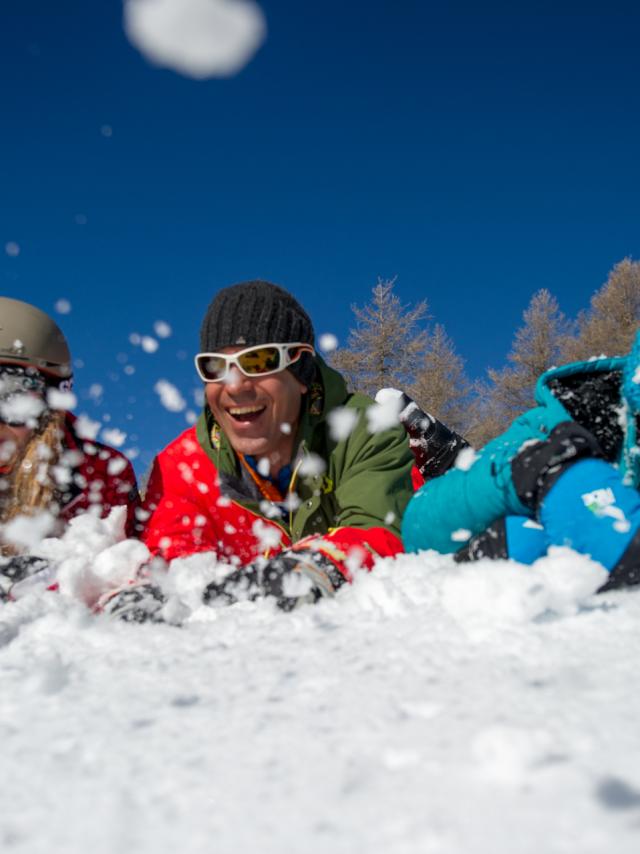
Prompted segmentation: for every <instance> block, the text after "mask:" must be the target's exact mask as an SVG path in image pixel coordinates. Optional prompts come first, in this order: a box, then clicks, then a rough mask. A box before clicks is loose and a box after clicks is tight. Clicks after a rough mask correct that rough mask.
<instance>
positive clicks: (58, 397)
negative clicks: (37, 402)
mask: <svg viewBox="0 0 640 854" xmlns="http://www.w3.org/2000/svg"><path fill="white" fill-rule="evenodd" d="M47 403H48V404H49V407H50V408H51V409H61V410H64V409H67V410H68V409H73V408H74V407H75V406H76V405H77V403H78V399H77V398H76V396H75V394H74V393H73V392H72V391H60V389H57V388H50V389H49V390H48V391H47Z"/></svg>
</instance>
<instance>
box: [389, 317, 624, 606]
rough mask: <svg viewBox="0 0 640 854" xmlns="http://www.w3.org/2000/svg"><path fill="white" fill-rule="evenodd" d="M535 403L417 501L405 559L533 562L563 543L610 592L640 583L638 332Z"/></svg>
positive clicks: (550, 383) (573, 369)
mask: <svg viewBox="0 0 640 854" xmlns="http://www.w3.org/2000/svg"><path fill="white" fill-rule="evenodd" d="M536 400H537V402H538V403H539V406H537V407H536V408H535V409H532V410H530V411H529V412H527V413H525V414H524V415H522V416H520V417H519V418H517V419H516V420H515V421H514V422H513V424H512V425H511V427H510V428H509V429H508V430H507V431H506V432H505V433H503V435H502V436H499V437H498V438H496V439H494V440H492V441H491V442H489V443H488V444H487V445H486V446H485V448H483V449H482V451H480V452H479V454H478V455H477V458H476V459H475V460H474V462H473V464H472V465H471V466H470V467H469V468H468V469H467V470H461V469H456V470H452V471H449V472H447V474H446V475H445V476H444V477H442V478H440V479H438V480H435V481H432V482H430V483H427V484H426V485H425V486H424V487H422V488H421V489H420V490H419V491H418V492H417V493H416V494H415V495H414V497H413V498H412V500H411V502H410V504H409V506H408V508H407V511H406V514H405V517H404V520H403V524H402V534H403V540H404V544H405V547H406V549H407V551H418V550H419V549H436V550H437V551H439V552H442V553H445V554H447V553H451V552H456V560H458V561H465V560H478V559H480V558H483V557H489V558H506V557H510V558H513V559H514V560H517V561H520V562H521V563H533V561H535V560H536V559H537V558H538V557H541V556H542V555H543V554H544V553H545V552H546V551H547V549H548V547H549V546H551V545H564V546H570V547H572V548H573V549H575V550H576V551H579V552H583V553H585V554H589V555H590V556H591V557H592V558H593V559H594V560H597V561H599V562H600V563H601V564H602V565H603V566H604V567H605V569H607V570H608V571H609V579H608V581H607V582H606V584H605V585H604V586H603V587H602V588H601V589H602V590H605V589H610V588H613V587H619V586H624V585H630V584H638V583H640V494H639V492H638V486H639V484H640V448H639V447H638V432H637V431H638V419H639V418H640V334H639V335H638V338H637V339H636V343H635V345H634V347H633V349H632V351H631V353H630V354H629V356H627V357H624V358H612V359H607V358H599V359H592V360H590V361H587V362H580V363H576V364H571V365H566V366H564V367H561V368H554V369H552V370H550V371H547V372H546V373H545V374H543V375H542V376H541V377H540V379H539V381H538V384H537V388H536Z"/></svg>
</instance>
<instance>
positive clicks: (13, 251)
mask: <svg viewBox="0 0 640 854" xmlns="http://www.w3.org/2000/svg"><path fill="white" fill-rule="evenodd" d="M4 251H5V252H6V253H7V255H8V256H9V257H10V258H17V257H18V255H19V254H20V247H19V246H18V244H17V243H15V242H14V241H13V240H10V241H9V242H8V243H5V245H4Z"/></svg>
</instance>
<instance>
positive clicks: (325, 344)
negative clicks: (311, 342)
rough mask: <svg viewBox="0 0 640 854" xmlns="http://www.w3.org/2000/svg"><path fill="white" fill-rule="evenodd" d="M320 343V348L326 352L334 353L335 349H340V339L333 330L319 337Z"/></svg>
mask: <svg viewBox="0 0 640 854" xmlns="http://www.w3.org/2000/svg"><path fill="white" fill-rule="evenodd" d="M318 344H319V345H320V349H321V350H323V351H324V352H325V353H333V351H334V350H337V349H338V339H337V338H336V336H335V335H333V334H332V333H331V332H326V333H325V334H324V335H321V336H320V338H319V339H318Z"/></svg>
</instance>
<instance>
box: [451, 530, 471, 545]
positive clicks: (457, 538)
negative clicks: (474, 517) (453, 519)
mask: <svg viewBox="0 0 640 854" xmlns="http://www.w3.org/2000/svg"><path fill="white" fill-rule="evenodd" d="M451 539H452V540H453V542H454V543H466V542H467V540H469V539H471V531H469V530H467V529H466V528H458V530H457V531H454V532H453V533H452V534H451Z"/></svg>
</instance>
